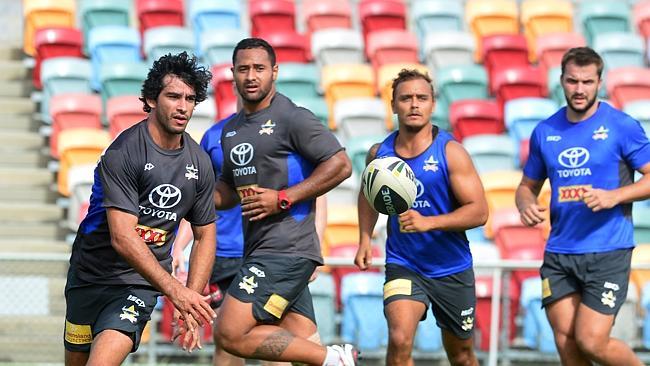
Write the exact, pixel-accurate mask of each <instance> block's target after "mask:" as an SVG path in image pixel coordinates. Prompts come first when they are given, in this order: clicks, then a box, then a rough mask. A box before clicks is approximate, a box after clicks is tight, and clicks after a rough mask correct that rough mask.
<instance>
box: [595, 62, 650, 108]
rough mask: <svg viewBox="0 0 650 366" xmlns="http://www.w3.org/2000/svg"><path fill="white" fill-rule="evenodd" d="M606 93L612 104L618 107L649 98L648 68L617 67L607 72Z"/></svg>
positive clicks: (649, 71)
mask: <svg viewBox="0 0 650 366" xmlns="http://www.w3.org/2000/svg"><path fill="white" fill-rule="evenodd" d="M605 80H607V94H608V95H609V98H610V101H611V102H612V104H613V105H614V106H615V107H617V108H620V109H623V108H624V107H625V104H626V103H629V102H632V101H635V100H642V99H650V69H648V68H646V67H619V68H616V69H611V70H609V71H608V72H607V78H606V79H605Z"/></svg>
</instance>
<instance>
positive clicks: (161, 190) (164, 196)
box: [149, 184, 181, 208]
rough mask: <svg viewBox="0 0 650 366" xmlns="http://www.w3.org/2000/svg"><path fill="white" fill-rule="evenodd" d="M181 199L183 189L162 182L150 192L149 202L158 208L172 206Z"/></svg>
mask: <svg viewBox="0 0 650 366" xmlns="http://www.w3.org/2000/svg"><path fill="white" fill-rule="evenodd" d="M180 201H181V190H180V189H178V188H176V187H175V186H173V185H171V184H161V185H159V186H158V187H156V188H154V189H153V190H152V191H151V193H149V202H151V204H152V205H154V206H156V207H158V208H172V207H174V206H176V205H177V204H178V202H180Z"/></svg>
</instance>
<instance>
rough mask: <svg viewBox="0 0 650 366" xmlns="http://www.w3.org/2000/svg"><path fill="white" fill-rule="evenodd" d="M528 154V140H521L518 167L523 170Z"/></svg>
mask: <svg viewBox="0 0 650 366" xmlns="http://www.w3.org/2000/svg"><path fill="white" fill-rule="evenodd" d="M529 152H530V139H523V140H521V141H519V166H520V167H521V168H522V169H523V168H524V166H526V161H528V153H529Z"/></svg>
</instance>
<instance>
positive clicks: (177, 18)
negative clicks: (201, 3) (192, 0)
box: [135, 0, 184, 35]
mask: <svg viewBox="0 0 650 366" xmlns="http://www.w3.org/2000/svg"><path fill="white" fill-rule="evenodd" d="M135 9H136V13H137V16H138V20H139V21H140V34H141V35H144V31H146V30H147V29H149V28H153V27H160V26H167V25H171V26H178V27H182V26H183V24H184V5H183V0H136V4H135Z"/></svg>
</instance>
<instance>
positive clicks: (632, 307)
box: [611, 283, 642, 349]
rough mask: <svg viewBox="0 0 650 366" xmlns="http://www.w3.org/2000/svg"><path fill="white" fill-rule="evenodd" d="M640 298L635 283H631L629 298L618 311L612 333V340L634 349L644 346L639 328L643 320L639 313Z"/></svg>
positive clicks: (628, 289) (628, 290)
mask: <svg viewBox="0 0 650 366" xmlns="http://www.w3.org/2000/svg"><path fill="white" fill-rule="evenodd" d="M639 297H640V296H639V290H637V288H636V286H635V285H634V283H629V285H628V288H627V297H626V298H625V302H623V305H621V308H620V309H619V310H618V314H617V315H616V321H615V322H614V326H613V327H612V332H611V337H612V338H616V339H620V340H621V341H622V342H623V343H625V344H627V345H628V346H629V347H630V348H632V349H636V348H638V347H640V346H642V344H641V343H642V340H641V339H640V337H639V326H638V324H639V322H640V320H641V319H640V316H639V314H638V313H637V309H639V307H640V306H641V304H640V302H639Z"/></svg>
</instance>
